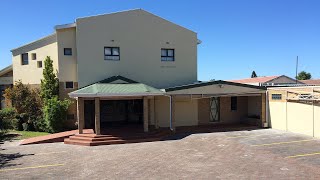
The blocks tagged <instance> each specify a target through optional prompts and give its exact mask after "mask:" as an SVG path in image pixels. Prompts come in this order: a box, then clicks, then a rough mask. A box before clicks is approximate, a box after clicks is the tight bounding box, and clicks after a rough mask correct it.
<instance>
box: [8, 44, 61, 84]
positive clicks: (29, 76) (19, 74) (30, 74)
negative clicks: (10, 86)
mask: <svg viewBox="0 0 320 180" xmlns="http://www.w3.org/2000/svg"><path fill="white" fill-rule="evenodd" d="M24 53H28V56H29V64H28V65H21V54H18V55H13V57H12V67H13V81H14V82H15V81H18V80H21V81H22V83H24V84H40V82H41V78H42V77H43V75H42V71H43V68H44V60H45V58H46V57H47V56H50V58H51V59H52V60H53V67H54V69H55V70H58V51H57V42H54V43H51V44H48V45H45V46H41V47H39V48H36V49H32V50H30V51H26V52H24ZM32 53H36V55H37V59H36V60H32V58H31V54H32ZM38 61H42V66H43V67H42V68H38V66H37V62H38Z"/></svg>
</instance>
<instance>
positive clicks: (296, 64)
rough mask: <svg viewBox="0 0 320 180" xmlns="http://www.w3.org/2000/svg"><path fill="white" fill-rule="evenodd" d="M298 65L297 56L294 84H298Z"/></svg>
mask: <svg viewBox="0 0 320 180" xmlns="http://www.w3.org/2000/svg"><path fill="white" fill-rule="evenodd" d="M298 63H299V56H297V61H296V84H298Z"/></svg>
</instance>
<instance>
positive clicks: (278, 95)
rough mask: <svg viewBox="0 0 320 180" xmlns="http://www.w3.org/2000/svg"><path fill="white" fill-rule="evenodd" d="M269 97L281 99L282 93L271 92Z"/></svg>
mask: <svg viewBox="0 0 320 180" xmlns="http://www.w3.org/2000/svg"><path fill="white" fill-rule="evenodd" d="M271 98H272V99H273V100H281V99H282V94H272V95H271Z"/></svg>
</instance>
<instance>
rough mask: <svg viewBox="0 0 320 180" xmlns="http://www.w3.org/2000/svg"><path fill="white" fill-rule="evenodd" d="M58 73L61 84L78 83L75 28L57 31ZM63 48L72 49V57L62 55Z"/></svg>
mask: <svg viewBox="0 0 320 180" xmlns="http://www.w3.org/2000/svg"><path fill="white" fill-rule="evenodd" d="M56 33H57V41H58V58H59V73H58V77H59V80H60V81H61V82H66V81H73V82H77V81H78V77H77V76H78V74H77V48H76V28H75V27H74V28H67V29H61V30H57V32H56ZM64 48H72V56H65V55H64Z"/></svg>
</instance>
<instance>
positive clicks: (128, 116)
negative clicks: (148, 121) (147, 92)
mask: <svg viewBox="0 0 320 180" xmlns="http://www.w3.org/2000/svg"><path fill="white" fill-rule="evenodd" d="M100 119H101V128H103V127H123V126H136V125H138V126H141V125H142V124H143V101H142V99H134V100H103V101H101V102H100Z"/></svg>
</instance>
